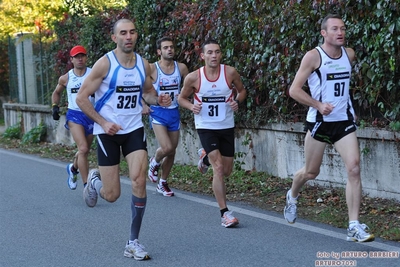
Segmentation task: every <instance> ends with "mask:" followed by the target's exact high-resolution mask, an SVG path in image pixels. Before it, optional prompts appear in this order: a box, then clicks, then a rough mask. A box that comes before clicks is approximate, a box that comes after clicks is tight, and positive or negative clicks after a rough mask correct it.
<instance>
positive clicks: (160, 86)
mask: <svg viewBox="0 0 400 267" xmlns="http://www.w3.org/2000/svg"><path fill="white" fill-rule="evenodd" d="M155 66H156V70H157V80H156V81H154V83H153V87H154V89H156V91H157V94H158V95H160V94H161V93H165V94H169V95H170V96H171V99H172V103H171V105H170V106H169V107H167V108H171V109H172V108H178V99H177V98H178V97H177V95H178V94H179V93H180V91H181V79H182V76H181V72H180V71H179V67H178V63H177V62H176V61H174V72H173V73H171V74H166V73H164V72H163V71H162V69H161V68H160V65H159V64H158V62H156V63H155ZM151 108H152V109H153V108H164V107H160V106H151Z"/></svg>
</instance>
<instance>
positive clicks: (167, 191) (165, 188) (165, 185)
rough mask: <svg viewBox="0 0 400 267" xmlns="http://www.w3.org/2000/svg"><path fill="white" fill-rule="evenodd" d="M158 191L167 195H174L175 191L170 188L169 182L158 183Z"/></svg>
mask: <svg viewBox="0 0 400 267" xmlns="http://www.w3.org/2000/svg"><path fill="white" fill-rule="evenodd" d="M157 192H158V193H160V194H163V195H164V196H165V197H172V196H174V192H173V191H172V190H171V189H170V188H169V186H168V183H167V182H162V183H161V184H158V185H157Z"/></svg>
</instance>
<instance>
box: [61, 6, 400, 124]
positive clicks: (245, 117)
mask: <svg viewBox="0 0 400 267" xmlns="http://www.w3.org/2000/svg"><path fill="white" fill-rule="evenodd" d="M127 2H128V6H127V8H126V9H124V10H106V11H103V12H100V13H99V14H94V15H93V16H88V17H80V18H79V19H77V20H76V21H75V22H72V20H71V24H74V23H75V24H76V25H77V26H76V27H69V28H68V27H67V28H65V27H59V28H58V29H57V31H58V32H57V35H58V36H59V37H60V38H64V37H65V38H66V40H67V39H68V40H74V43H81V44H83V45H86V46H88V47H89V48H90V53H91V57H92V59H93V60H97V58H99V57H100V56H101V55H103V54H104V53H105V52H106V51H108V50H110V49H112V48H113V47H114V44H113V43H112V42H111V39H110V38H109V35H110V28H111V26H112V24H113V23H114V22H115V20H116V19H117V18H121V17H128V18H132V19H134V21H135V23H136V26H137V28H138V30H139V33H140V38H139V42H138V46H137V51H138V52H139V53H140V54H142V55H143V56H145V57H146V58H147V59H148V60H149V61H150V62H154V61H156V60H157V56H156V48H155V42H156V40H157V39H158V38H160V37H161V36H165V35H169V36H171V37H173V38H174V39H175V43H176V52H177V60H178V61H180V62H183V63H185V64H186V65H187V66H188V68H189V70H194V69H196V68H198V67H200V66H202V64H203V62H202V61H201V60H200V57H199V54H200V52H201V45H202V42H203V41H204V40H205V39H206V38H208V37H212V38H215V39H217V40H219V42H220V44H221V48H222V50H223V52H224V59H223V63H225V64H228V65H231V66H234V67H235V68H237V70H238V71H239V73H241V75H242V77H243V81H244V84H245V86H246V88H247V90H248V98H247V102H246V103H245V104H243V106H242V108H241V111H240V112H239V114H238V116H236V120H237V123H239V124H241V125H243V126H245V127H247V128H257V127H258V126H260V125H265V124H267V123H269V122H275V121H303V120H304V117H305V114H306V110H307V107H304V106H302V105H299V104H298V103H297V102H296V101H294V100H293V99H291V98H290V97H289V96H288V89H289V87H290V84H291V82H292V81H293V79H294V75H295V73H296V71H297V68H298V66H299V64H300V61H301V58H302V57H303V55H304V54H305V53H306V52H307V51H308V50H310V49H312V48H314V47H315V46H317V45H319V44H321V42H322V37H321V35H320V23H321V21H322V19H323V17H324V16H325V15H326V14H328V13H339V14H341V15H342V17H343V19H344V21H345V23H346V26H347V33H346V34H347V41H348V46H350V47H352V48H354V50H355V52H356V56H357V63H356V64H355V66H354V69H353V70H354V71H353V78H352V89H353V92H354V99H355V101H354V106H355V109H356V112H357V114H358V117H359V118H360V119H362V120H364V121H368V122H371V123H373V124H375V125H377V126H385V125H397V124H395V123H393V122H395V121H400V90H399V87H400V81H399V79H398V77H399V76H400V70H399V59H400V58H399V57H400V53H399V51H398V49H399V48H398V47H399V45H400V36H399V29H400V12H399V9H400V3H398V1H396V0H381V1H368V0H357V1H343V0H314V1H298V0H290V1H276V0H272V1H270V0H210V1H196V0H180V1H168V0H130V1H127ZM71 26H72V25H71ZM72 28H74V30H75V31H76V34H73V35H71V33H70V31H71V29H72ZM63 36H64V37H63ZM191 117H192V116H191V114H189V113H188V114H187V113H186V112H183V114H182V121H183V123H185V122H187V123H190V119H191ZM391 122H392V123H391Z"/></svg>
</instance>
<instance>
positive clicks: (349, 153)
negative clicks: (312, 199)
mask: <svg viewBox="0 0 400 267" xmlns="http://www.w3.org/2000/svg"><path fill="white" fill-rule="evenodd" d="M321 35H322V37H323V38H324V43H323V44H322V45H321V46H320V47H317V48H315V49H312V50H310V51H308V52H307V53H306V54H305V56H304V57H303V59H302V61H301V64H300V67H299V69H298V71H297V73H296V76H295V78H294V81H293V83H292V85H291V86H290V89H289V94H290V96H291V97H292V98H293V99H295V100H297V101H298V102H300V103H301V104H303V105H307V106H309V107H310V108H309V112H308V114H307V122H306V127H307V133H306V137H305V141H304V154H305V165H304V166H303V167H302V168H301V169H299V170H298V171H297V172H296V173H295V175H294V177H293V183H292V186H291V189H290V190H289V191H288V192H287V194H286V206H285V209H284V217H285V219H286V220H287V221H288V222H289V223H295V221H296V219H297V198H298V196H299V192H300V189H301V187H302V186H303V185H304V184H305V183H306V182H307V181H308V180H313V179H316V178H317V176H318V174H319V173H320V167H321V164H322V159H323V156H324V151H325V147H326V145H327V144H333V146H334V147H335V149H336V151H337V152H338V153H339V155H340V156H341V157H342V159H343V161H344V165H345V167H346V171H347V176H348V178H347V185H346V200H347V207H348V216H349V227H348V229H347V238H346V239H347V241H356V242H366V241H372V240H374V238H375V237H374V235H373V234H370V233H368V226H366V225H365V224H361V223H360V222H359V211H360V205H361V197H362V187H361V175H360V149H359V146H358V140H357V135H356V125H355V123H354V119H355V115H354V110H353V106H352V103H351V100H350V92H349V84H350V76H351V63H352V62H353V61H354V60H355V53H354V50H353V49H352V48H345V47H344V45H345V44H346V39H345V35H346V27H345V25H344V22H343V20H342V18H341V17H340V16H338V15H335V14H329V15H327V16H326V17H325V18H324V19H323V20H322V23H321ZM307 81H308V85H309V87H310V91H311V96H310V95H309V94H308V93H306V92H305V91H304V90H303V86H304V84H305V83H306V82H307ZM292 241H293V240H292Z"/></svg>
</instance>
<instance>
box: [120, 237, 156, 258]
mask: <svg viewBox="0 0 400 267" xmlns="http://www.w3.org/2000/svg"><path fill="white" fill-rule="evenodd" d="M124 256H125V257H127V258H134V259H135V260H137V261H142V260H149V259H150V255H149V253H147V252H146V251H145V248H144V246H143V245H141V244H140V243H139V240H137V239H135V240H133V242H130V243H129V241H128V242H127V243H126V246H125V251H124Z"/></svg>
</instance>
